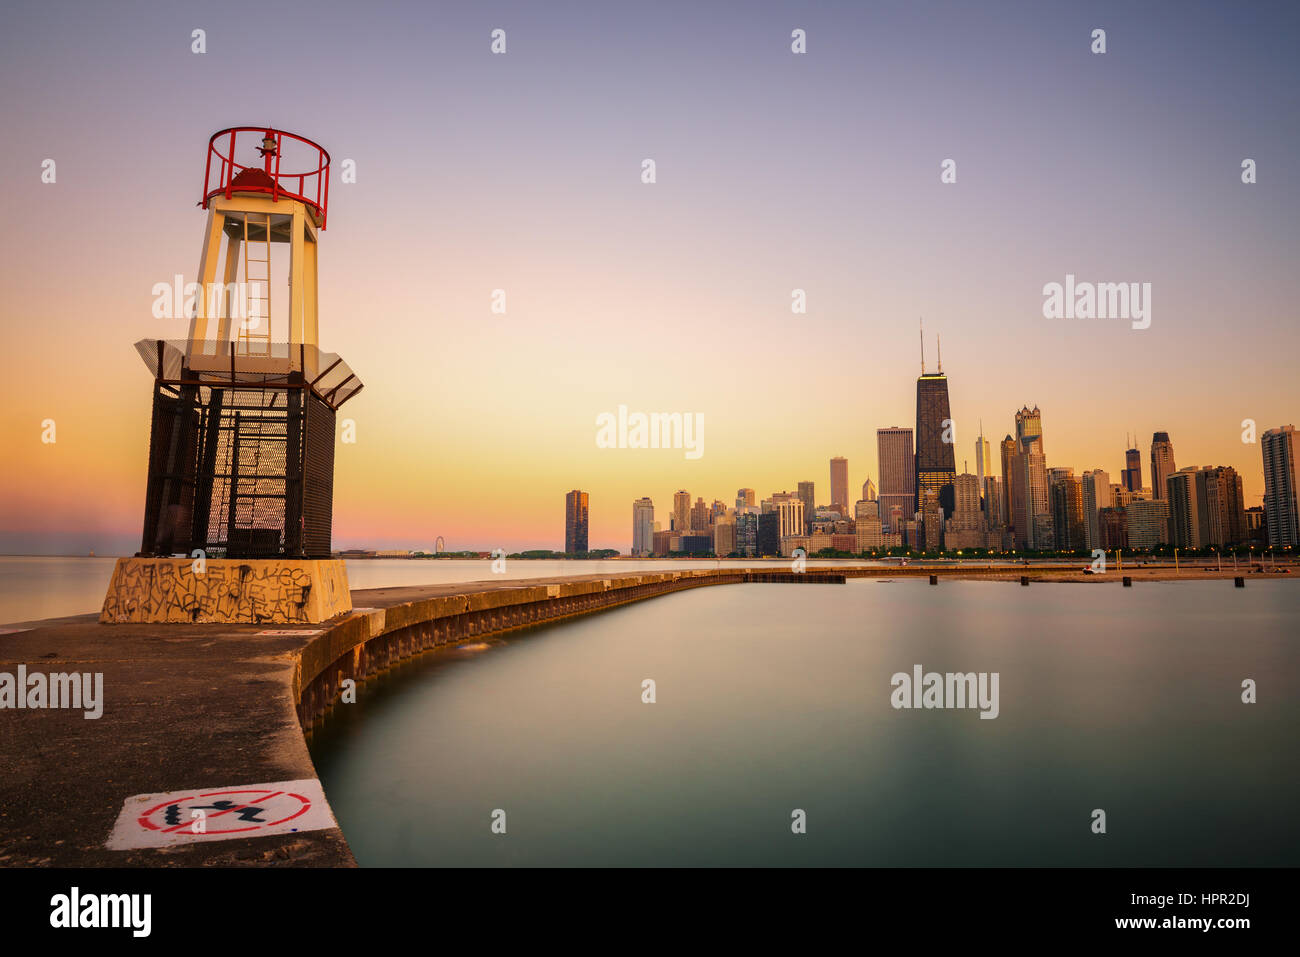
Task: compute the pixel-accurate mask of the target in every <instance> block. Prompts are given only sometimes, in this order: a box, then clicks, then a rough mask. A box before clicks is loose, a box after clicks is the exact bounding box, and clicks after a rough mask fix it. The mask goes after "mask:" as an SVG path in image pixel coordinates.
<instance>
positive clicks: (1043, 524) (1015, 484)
mask: <svg viewBox="0 0 1300 957" xmlns="http://www.w3.org/2000/svg"><path fill="white" fill-rule="evenodd" d="M1008 485H1009V488H1008V492H1009V495H1010V498H1011V524H1012V526H1014V529H1015V545H1016V548H1022V549H1023V548H1036V549H1045V548H1051V547H1053V545H1054V544H1055V536H1054V535H1053V533H1052V510H1051V502H1050V501H1049V499H1048V491H1047V457H1046V456H1045V454H1044V453H1043V417H1042V413H1040V412H1039V411H1038V406H1034V407H1033V408H1032V409H1030V408H1029V407H1028V406H1024V407H1023V408H1021V409H1020V411H1019V412H1017V413H1016V440H1015V455H1014V456H1013V458H1012V461H1011V476H1010V482H1009V483H1008Z"/></svg>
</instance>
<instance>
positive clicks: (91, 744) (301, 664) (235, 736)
mask: <svg viewBox="0 0 1300 957" xmlns="http://www.w3.org/2000/svg"><path fill="white" fill-rule="evenodd" d="M788 568H789V566H788V565H785V564H776V565H773V566H769V567H767V568H706V569H698V568H697V569H683V570H681V571H676V570H674V571H663V572H658V571H656V572H629V573H619V572H615V571H611V572H610V573H608V574H602V575H583V576H576V577H570V578H552V579H530V580H496V581H482V582H473V583H458V584H449V585H432V586H419V587H408V588H382V589H370V590H362V591H355V592H353V593H352V596H351V597H352V602H353V606H354V608H353V611H352V612H351V613H349V614H346V615H343V616H340V617H338V618H335V619H332V620H330V621H328V622H324V623H321V624H317V625H301V626H284V625H276V626H267V625H266V624H261V625H252V624H221V623H208V624H203V623H178V624H140V623H134V624H131V623H128V624H118V625H104V624H100V623H99V621H98V620H97V616H96V615H94V614H90V615H81V616H77V617H71V618H60V619H53V620H48V621H40V622H31V623H26V624H20V625H13V626H7V627H6V628H0V671H3V672H8V673H10V674H15V673H16V672H17V670H18V668H19V666H20V665H21V666H23V667H25V668H26V670H27V672H28V673H32V672H38V671H39V672H45V673H49V674H55V673H78V674H80V673H102V675H103V698H104V702H103V713H102V716H101V717H99V718H95V719H88V718H86V717H85V716H84V714H83V711H81V710H75V709H57V710H56V709H52V708H51V709H41V710H23V711H16V710H13V711H11V710H8V709H6V710H4V711H0V729H3V733H4V736H3V741H4V745H3V752H4V755H5V762H6V773H5V774H4V775H0V866H7V867H13V866H31V865H38V866H39V865H49V866H122V865H137V866H206V865H217V866H232V865H280V864H289V865H298V866H347V865H351V864H353V863H354V862H353V859H352V854H351V852H350V851H349V849H348V846H347V843H346V842H345V841H344V839H343V835H342V833H341V832H340V831H339V830H338V828H337V827H327V828H324V829H319V830H304V831H301V832H296V833H284V834H274V835H268V836H264V837H254V838H246V837H237V838H233V839H227V840H206V841H189V842H187V843H181V844H178V845H175V846H171V847H161V848H143V849H135V850H109V849H107V848H106V847H105V842H106V840H107V838H108V836H109V833H110V831H111V830H112V829H113V827H114V824H115V822H116V821H117V820H118V818H119V814H120V812H122V811H123V806H124V801H125V800H126V799H127V798H129V797H132V796H136V795H145V794H157V793H162V792H174V791H179V790H183V789H193V790H195V791H211V790H214V789H222V788H233V787H238V786H245V785H255V784H258V783H264V782H287V781H302V780H304V779H314V778H315V777H316V773H315V769H314V768H313V766H312V762H311V758H310V756H309V754H308V751H307V745H306V741H305V738H304V730H307V729H310V727H311V725H312V724H313V723H314V722H315V721H317V720H319V718H320V717H321V716H322V715H324V714H325V713H326V712H327V711H328V710H329V709H330V708H331V707H333V706H335V703H336V701H337V700H338V695H339V690H340V688H341V687H342V685H343V682H344V681H345V680H346V679H349V678H351V679H353V680H355V681H357V682H361V681H364V680H365V679H366V678H367V677H369V676H371V675H374V674H377V673H379V672H382V671H383V670H385V669H387V668H389V667H391V666H392V665H394V664H395V663H397V662H398V661H400V660H402V659H403V658H407V657H409V656H411V655H415V654H419V653H421V652H423V651H427V650H430V649H434V648H438V647H443V646H447V645H454V644H456V643H458V642H462V641H466V640H470V639H481V638H482V637H484V636H487V635H492V634H499V633H502V632H506V631H510V630H514V629H519V628H525V627H528V626H531V625H537V624H542V623H546V622H554V621H561V620H563V619H566V618H570V617H573V616H575V615H583V614H587V613H590V612H594V611H598V610H602V609H607V608H613V607H617V606H619V605H624V604H628V603H630V602H635V601H641V600H643V599H647V598H653V597H656V596H658V595H664V594H669V593H671V592H675V591H681V590H684V589H688V588H699V587H704V586H709V585H722V584H739V583H746V582H797V583H803V584H830V583H841V582H844V581H845V580H846V579H847V578H858V577H868V578H876V579H898V578H906V577H915V576H922V575H936V574H937V575H940V576H942V577H955V578H998V579H1005V580H1007V581H1011V582H1014V581H1017V580H1019V578H1020V577H1021V575H1026V574H1027V575H1031V576H1033V577H1034V578H1036V579H1041V580H1076V581H1096V580H1098V579H1101V580H1109V581H1116V583H1118V582H1117V578H1118V576H1091V577H1087V578H1085V577H1083V576H1082V575H1081V574H1080V572H1079V569H1078V567H1077V566H1076V565H1060V566H1047V565H1038V566H1032V567H1029V568H1025V567H1021V566H998V567H996V568H988V567H980V566H977V565H964V566H951V567H942V568H935V567H926V566H912V567H904V568H899V567H881V566H843V567H839V566H837V567H830V568H821V567H818V568H810V569H808V570H807V571H805V572H802V573H794V572H791V571H789V570H788ZM1143 571H1145V570H1143ZM1133 574H1134V575H1135V576H1137V575H1141V572H1135V573H1133ZM1150 574H1151V575H1152V576H1153V577H1154V576H1156V575H1159V574H1160V570H1156V569H1152V570H1151V571H1150ZM1179 577H1180V578H1192V577H1203V578H1217V577H1222V578H1224V579H1229V578H1232V577H1234V576H1233V575H1232V573H1231V572H1225V573H1223V574H1222V575H1218V574H1216V573H1215V572H1213V571H1212V570H1211V571H1204V572H1202V573H1188V572H1187V571H1186V570H1184V573H1183V574H1182V575H1180V576H1179ZM1226 585H1227V583H1226V582H1225V586H1226ZM327 797H328V796H327ZM235 810H238V808H235Z"/></svg>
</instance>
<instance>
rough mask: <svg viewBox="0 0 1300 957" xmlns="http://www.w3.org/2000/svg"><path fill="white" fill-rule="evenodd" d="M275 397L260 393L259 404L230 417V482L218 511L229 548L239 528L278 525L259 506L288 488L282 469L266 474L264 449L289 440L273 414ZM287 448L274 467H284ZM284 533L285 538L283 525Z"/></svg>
mask: <svg viewBox="0 0 1300 957" xmlns="http://www.w3.org/2000/svg"><path fill="white" fill-rule="evenodd" d="M245 395H247V393H245ZM275 400H276V393H275V392H274V391H272V390H265V391H262V392H261V393H260V394H259V395H258V402H257V406H256V407H247V408H240V409H236V410H235V411H234V413H233V415H232V416H231V419H230V425H229V439H228V441H227V444H226V455H227V461H228V470H227V472H226V475H227V479H228V481H227V482H226V483H224V485H223V488H222V494H221V497H220V500H219V503H218V506H217V514H218V515H221V516H222V519H223V522H224V524H225V526H226V535H225V540H226V544H227V548H229V545H230V542H231V539H233V538H235V537H236V531H250V532H252V531H253V530H255V529H263V530H265V529H269V528H274V527H275V522H274V519H273V518H272V519H271V521H272V524H270V525H268V524H266V520H267V519H268V518H271V516H268V515H266V514H264V507H259V501H262V500H266V499H278V500H283V499H284V489H283V488H282V487H277V480H280V484H281V485H282V482H283V480H282V479H281V476H280V474H279V472H271V473H268V474H266V475H263V474H262V450H263V448H264V447H266V446H268V445H270V444H272V443H274V444H277V445H279V444H284V443H286V436H285V434H284V427H283V426H282V425H281V424H280V422H279V421H276V417H275V416H274V415H273V410H274V409H275V407H276V401H275ZM268 451H269V450H268ZM287 451H288V450H287V448H286V449H285V451H284V452H282V453H280V454H279V455H275V456H273V461H272V463H270V464H271V467H272V468H276V467H277V466H279V468H281V469H282V468H283V461H282V459H283V455H284V454H286V453H287ZM272 514H274V512H273V513H272ZM259 517H260V518H261V521H259ZM281 524H282V523H281ZM280 532H281V537H282V540H283V534H284V530H283V528H281V530H280Z"/></svg>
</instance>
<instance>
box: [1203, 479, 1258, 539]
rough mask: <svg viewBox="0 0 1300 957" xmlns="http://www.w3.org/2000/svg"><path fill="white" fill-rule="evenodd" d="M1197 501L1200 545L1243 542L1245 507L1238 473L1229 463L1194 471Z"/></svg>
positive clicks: (1244, 536) (1244, 535) (1244, 537)
mask: <svg viewBox="0 0 1300 957" xmlns="http://www.w3.org/2000/svg"><path fill="white" fill-rule="evenodd" d="M1196 502H1197V507H1198V509H1199V515H1198V519H1199V522H1200V526H1201V544H1202V545H1237V544H1241V543H1242V542H1245V541H1246V509H1245V502H1244V501H1243V500H1242V496H1241V476H1240V475H1238V474H1237V470H1236V469H1234V468H1232V467H1231V466H1224V465H1213V466H1206V467H1205V468H1203V469H1200V470H1199V471H1198V472H1197V473H1196Z"/></svg>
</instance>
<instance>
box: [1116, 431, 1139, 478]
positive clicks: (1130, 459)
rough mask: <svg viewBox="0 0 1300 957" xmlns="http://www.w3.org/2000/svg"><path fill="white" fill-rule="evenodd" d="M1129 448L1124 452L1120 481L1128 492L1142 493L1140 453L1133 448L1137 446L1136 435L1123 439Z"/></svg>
mask: <svg viewBox="0 0 1300 957" xmlns="http://www.w3.org/2000/svg"><path fill="white" fill-rule="evenodd" d="M1124 441H1126V442H1127V443H1128V445H1129V447H1128V448H1127V449H1126V450H1125V451H1124V471H1123V472H1121V473H1120V475H1121V478H1120V481H1121V482H1122V483H1123V484H1124V488H1126V489H1127V490H1128V491H1130V492H1141V491H1142V453H1141V452H1139V451H1138V450H1137V449H1136V448H1134V446H1136V445H1137V434H1136V433H1135V434H1134V435H1133V437H1132V438H1131V439H1130V438H1129V437H1128V436H1127V435H1126V436H1125V437H1124Z"/></svg>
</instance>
